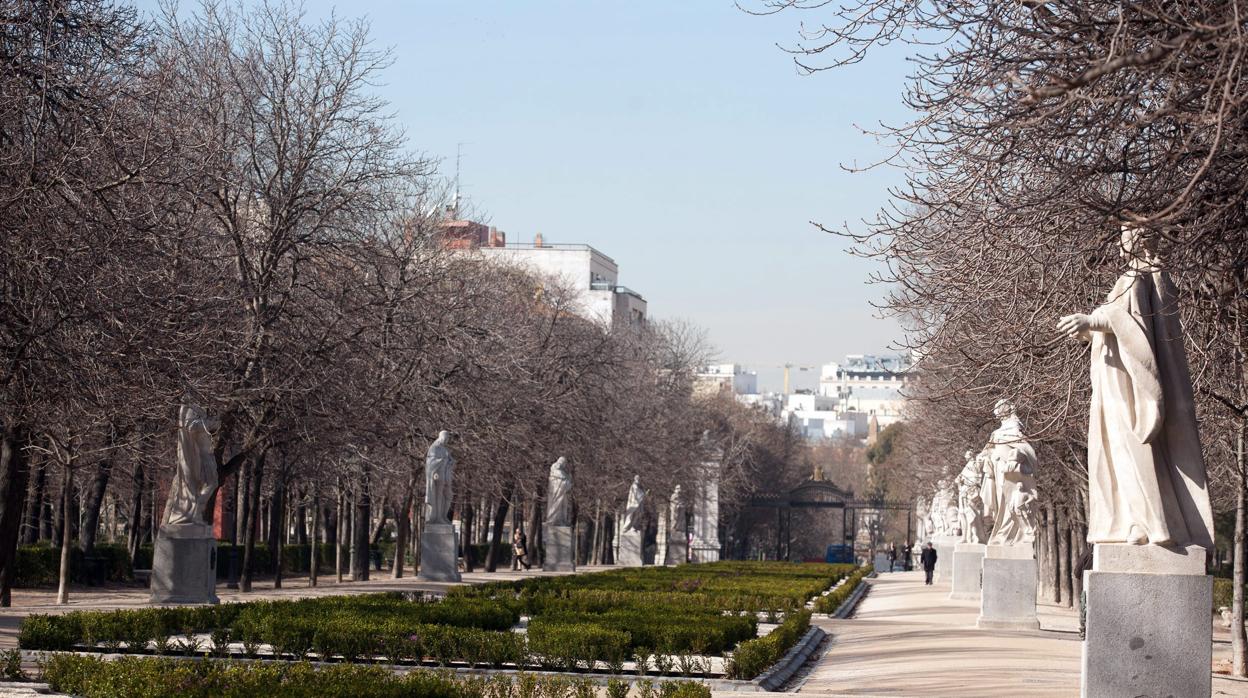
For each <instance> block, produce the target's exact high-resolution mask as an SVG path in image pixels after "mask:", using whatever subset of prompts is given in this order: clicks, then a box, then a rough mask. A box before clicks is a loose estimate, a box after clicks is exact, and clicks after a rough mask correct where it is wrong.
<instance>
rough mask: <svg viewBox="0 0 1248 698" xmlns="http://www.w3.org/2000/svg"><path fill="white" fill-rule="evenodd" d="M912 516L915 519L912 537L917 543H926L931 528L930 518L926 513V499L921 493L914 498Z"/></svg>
mask: <svg viewBox="0 0 1248 698" xmlns="http://www.w3.org/2000/svg"><path fill="white" fill-rule="evenodd" d="M914 518H915V519H917V523H916V524H915V536H914V539H915V540H916V541H918V542H919V543H926V542H927V539H928V537H929V536H930V535H931V529H930V528H929V525H930V524H931V519H930V518H929V517H928V515H927V500H926V499H924V498H923V496H922V495H920V496H918V497H916V498H915V500H914Z"/></svg>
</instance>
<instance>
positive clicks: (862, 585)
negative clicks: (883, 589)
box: [830, 572, 876, 620]
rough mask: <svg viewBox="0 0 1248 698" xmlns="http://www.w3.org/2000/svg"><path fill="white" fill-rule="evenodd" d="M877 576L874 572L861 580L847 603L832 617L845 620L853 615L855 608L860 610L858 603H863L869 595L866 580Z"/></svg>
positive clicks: (846, 600)
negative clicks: (863, 598) (864, 597)
mask: <svg viewBox="0 0 1248 698" xmlns="http://www.w3.org/2000/svg"><path fill="white" fill-rule="evenodd" d="M875 575H876V573H875V572H872V573H871V574H868V575H867V576H865V577H863V578H862V580H859V582H858V586H857V587H855V588H854V592H853V593H852V594H850V595H849V598H848V599H845V603H843V604H841V607H840V608H838V609H836V612H835V613H833V614H832V615H831V616H830V617H831V618H836V619H837V620H844V619H846V618H848V617H849V614H851V613H853V612H854V609H855V608H858V602H859V601H861V600H862V597H863V596H866V594H867V583H866V581H865V580H867V579H874V578H875Z"/></svg>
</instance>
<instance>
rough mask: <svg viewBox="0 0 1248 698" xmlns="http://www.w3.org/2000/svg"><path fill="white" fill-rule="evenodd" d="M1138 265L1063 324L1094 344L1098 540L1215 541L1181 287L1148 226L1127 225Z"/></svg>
mask: <svg viewBox="0 0 1248 698" xmlns="http://www.w3.org/2000/svg"><path fill="white" fill-rule="evenodd" d="M1120 248H1121V254H1122V257H1123V258H1124V259H1125V260H1127V262H1128V264H1129V267H1128V269H1127V271H1126V273H1124V274H1123V275H1122V276H1121V277H1119V278H1118V281H1117V282H1116V283H1115V284H1114V287H1113V289H1112V290H1111V291H1110V293H1109V297H1108V298H1107V299H1106V301H1105V303H1104V305H1101V306H1100V307H1099V308H1097V309H1096V310H1093V311H1092V313H1091V314H1090V315H1083V314H1075V315H1067V316H1065V317H1063V318H1062V319H1061V320H1059V321H1058V324H1057V328H1058V330H1060V331H1061V332H1063V333H1065V334H1067V335H1069V336H1070V337H1072V338H1074V339H1078V340H1080V341H1085V342H1086V341H1090V342H1091V343H1092V405H1091V411H1090V412H1091V418H1090V420H1089V422H1090V423H1089V425H1088V480H1089V482H1088V541H1089V542H1092V543H1131V544H1136V545H1145V544H1153V545H1169V546H1180V547H1182V546H1188V545H1198V546H1201V547H1204V548H1205V549H1206V550H1208V549H1211V548H1212V546H1213V516H1212V513H1211V509H1210V506H1209V492H1208V479H1207V474H1206V472H1205V463H1204V460H1203V458H1202V456H1201V451H1200V435H1199V433H1198V432H1197V429H1196V411H1195V407H1194V404H1193V399H1192V380H1191V375H1190V373H1189V371H1188V366H1187V353H1186V350H1185V349H1184V347H1183V328H1182V326H1181V324H1180V322H1179V308H1178V292H1177V290H1176V289H1175V287H1174V285H1173V284H1172V283H1171V281H1170V278H1169V276H1168V275H1167V274H1166V272H1164V271H1162V269H1161V268H1160V266H1159V261H1158V259H1157V258H1156V256H1155V250H1153V249H1151V248H1150V245H1149V240H1148V239H1147V238H1146V237H1145V234H1144V232H1143V231H1141V230H1139V229H1138V228H1136V227H1134V226H1132V225H1129V224H1124V225H1123V226H1122V237H1121V241H1120Z"/></svg>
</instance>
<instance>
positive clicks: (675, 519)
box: [667, 485, 687, 540]
mask: <svg viewBox="0 0 1248 698" xmlns="http://www.w3.org/2000/svg"><path fill="white" fill-rule="evenodd" d="M667 521H668V524H667V529H668V534H667V535H669V536H673V537H676V538H679V539H681V540H684V538H685V536H686V534H687V531H686V525H685V524H686V522H685V502H684V497H683V496H682V495H681V491H680V485H676V488H675V489H673V490H672V498H671V499H670V500H668V503H667Z"/></svg>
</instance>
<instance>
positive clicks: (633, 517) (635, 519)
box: [623, 475, 646, 531]
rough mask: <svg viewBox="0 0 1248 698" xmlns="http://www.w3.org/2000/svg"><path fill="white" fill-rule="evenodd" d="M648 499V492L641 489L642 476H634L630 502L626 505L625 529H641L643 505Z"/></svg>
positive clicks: (630, 489)
mask: <svg viewBox="0 0 1248 698" xmlns="http://www.w3.org/2000/svg"><path fill="white" fill-rule="evenodd" d="M645 501H646V493H645V492H643V491H642V489H641V476H640V475H634V476H633V484H632V486H631V487H629V488H628V502H627V503H626V504H625V505H624V523H623V530H625V531H640V530H641V513H642V512H641V507H642V505H643V504H644V503H645Z"/></svg>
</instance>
